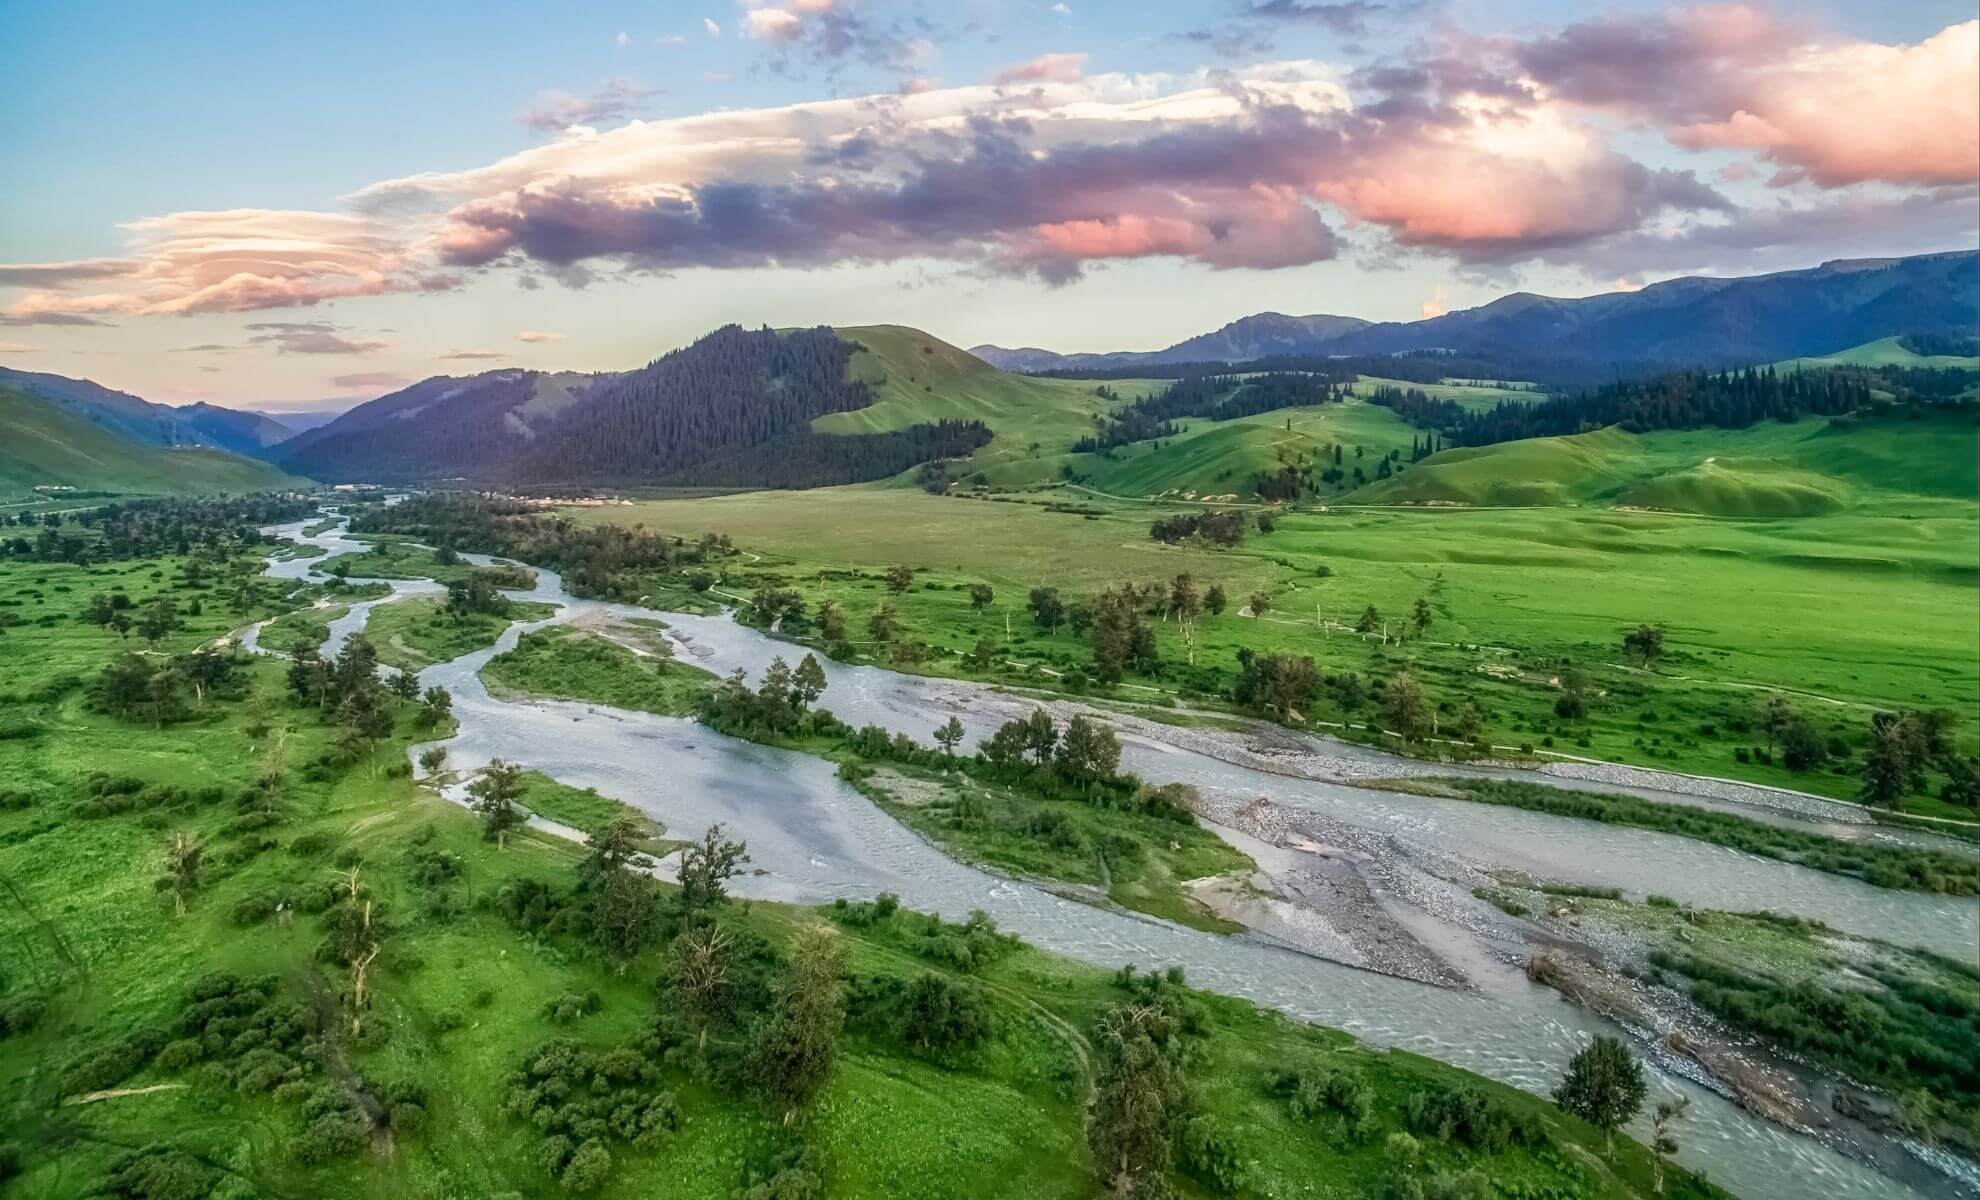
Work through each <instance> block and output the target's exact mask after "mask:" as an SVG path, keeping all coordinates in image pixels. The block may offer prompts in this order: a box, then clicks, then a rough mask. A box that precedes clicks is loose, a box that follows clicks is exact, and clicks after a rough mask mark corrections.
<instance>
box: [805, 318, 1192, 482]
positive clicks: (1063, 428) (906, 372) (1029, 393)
mask: <svg viewBox="0 0 1980 1200" xmlns="http://www.w3.org/2000/svg"><path fill="white" fill-rule="evenodd" d="M837 332H838V334H839V336H841V337H843V338H845V339H846V340H847V341H850V342H853V343H856V344H857V345H858V346H859V347H860V349H859V351H858V352H857V353H856V354H855V355H854V356H853V361H852V371H853V374H854V375H855V376H856V377H857V378H859V379H861V380H863V381H865V382H866V384H867V385H868V386H869V387H871V388H872V389H873V393H874V396H875V397H876V399H875V401H874V403H873V404H871V405H869V406H868V407H866V408H862V409H860V410H858V411H857V412H843V413H833V414H831V415H829V416H824V417H818V418H816V419H814V420H813V421H812V422H811V427H812V429H814V430H816V431H817V432H819V433H840V434H845V433H885V432H888V431H890V430H895V429H906V428H907V427H908V426H910V425H914V424H917V423H920V422H923V421H940V420H945V419H946V420H963V421H972V420H974V421H982V422H983V423H984V424H986V425H988V426H990V428H991V429H992V430H993V431H995V433H996V435H997V436H996V439H995V440H994V441H992V442H991V443H990V444H989V445H988V446H985V447H984V448H983V449H981V450H979V451H977V453H976V455H975V457H974V458H973V459H972V460H971V462H972V464H973V465H974V466H975V467H976V468H978V469H984V470H988V469H989V468H992V467H996V466H1000V465H1009V464H1018V463H1022V462H1024V461H1025V460H1027V459H1033V458H1035V457H1036V455H1034V453H1033V451H1032V448H1031V447H1032V444H1033V443H1034V442H1035V443H1038V444H1039V453H1042V454H1051V453H1053V452H1055V451H1061V450H1063V449H1064V448H1065V447H1066V446H1068V445H1070V444H1071V443H1072V441H1073V440H1074V439H1075V438H1078V437H1080V436H1081V435H1082V434H1085V433H1087V432H1089V431H1090V430H1091V429H1092V427H1093V418H1094V417H1095V416H1097V415H1099V414H1101V413H1104V412H1106V411H1107V409H1108V408H1109V407H1110V405H1109V403H1108V402H1107V401H1106V400H1103V399H1101V398H1100V397H1099V396H1098V395H1097V394H1096V392H1095V389H1096V388H1098V387H1099V386H1101V385H1099V384H1097V383H1093V382H1089V381H1084V380H1072V379H1039V378H1034V377H1032V376H1029V375H1013V374H1011V373H1010V372H1008V371H999V370H998V369H997V368H995V367H993V366H991V365H990V364H989V363H986V362H984V361H983V360H982V359H980V358H977V357H976V356H974V355H972V354H970V353H968V352H967V351H964V350H958V349H957V348H956V347H954V346H951V345H949V344H948V343H947V342H944V341H942V340H941V339H939V338H935V337H931V336H929V335H928V334H925V333H923V332H921V331H920V330H918V329H909V328H906V327H905V326H900V325H867V326H858V327H854V328H849V329H840V330H838V331H837ZM1106 386H1107V387H1108V388H1109V389H1111V390H1112V391H1115V392H1118V393H1119V394H1120V395H1121V397H1122V398H1123V399H1133V398H1134V397H1136V396H1140V395H1142V394H1143V393H1145V392H1148V391H1151V390H1154V389H1156V388H1160V387H1162V386H1165V384H1164V382H1163V381H1146V380H1109V381H1107V383H1106Z"/></svg>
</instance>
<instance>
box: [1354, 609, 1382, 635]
mask: <svg viewBox="0 0 1980 1200" xmlns="http://www.w3.org/2000/svg"><path fill="white" fill-rule="evenodd" d="M1381 626H1382V614H1380V613H1378V612H1376V611H1375V606H1374V605H1373V604H1371V605H1369V606H1368V607H1367V608H1364V609H1362V610H1361V619H1360V620H1358V621H1356V622H1355V623H1354V631H1355V632H1356V633H1374V632H1375V631H1376V630H1377V629H1379V628H1381Z"/></svg>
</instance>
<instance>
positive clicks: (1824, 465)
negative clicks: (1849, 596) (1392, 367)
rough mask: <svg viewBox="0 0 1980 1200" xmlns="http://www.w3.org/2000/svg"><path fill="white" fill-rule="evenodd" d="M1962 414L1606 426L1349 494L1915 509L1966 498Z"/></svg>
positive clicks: (1487, 450)
mask: <svg viewBox="0 0 1980 1200" xmlns="http://www.w3.org/2000/svg"><path fill="white" fill-rule="evenodd" d="M1975 446H1976V443H1975V426H1974V422H1973V421H1972V419H1971V418H1970V417H1966V416H1962V415H1958V414H1938V413H1935V414H1930V415H1927V416H1924V417H1922V418H1920V419H1919V420H1915V421H1911V420H1902V419H1888V420H1876V421H1870V422H1865V423H1863V424H1860V425H1856V426H1854V427H1840V426H1836V425H1832V424H1831V423H1830V422H1829V420H1828V419H1827V418H1823V417H1810V418H1806V419H1804V420H1800V421H1796V422H1794V423H1792V424H1787V425H1783V424H1779V423H1774V422H1769V423H1766V424H1762V425H1756V426H1753V427H1751V428H1749V429H1739V430H1728V429H1702V430H1672V431H1659V432H1656V433H1648V434H1630V433H1624V432H1623V431H1621V430H1619V429H1603V430H1599V431H1597V432H1594V433H1582V434H1572V435H1568V436H1564V437H1550V438H1529V439H1527V440H1524V441H1517V442H1502V443H1500V444H1498V445H1494V446H1479V447H1465V448H1460V449H1456V450H1446V451H1444V452H1443V453H1441V454H1435V455H1432V456H1431V457H1429V458H1427V459H1425V460H1423V461H1422V462H1421V463H1417V464H1415V465H1414V466H1410V467H1408V468H1407V469H1406V470H1404V471H1403V472H1402V473H1401V474H1400V475H1398V476H1396V477H1395V478H1392V479H1385V480H1380V481H1377V482H1375V483H1372V484H1369V485H1368V486H1367V487H1365V488H1360V489H1357V490H1356V491H1354V492H1353V493H1351V494H1350V495H1349V496H1347V497H1346V502H1347V503H1357V504H1446V505H1472V506H1479V507H1493V506H1529V505H1565V504H1579V505H1619V506H1624V507H1635V508H1659V509H1666V510H1670V511H1677V512H1693V513H1699V514H1701V515H1706V516H1725V517H1801V516H1813V515H1818V514H1822V513H1830V512H1838V511H1841V510H1844V509H1856V510H1873V509H1874V510H1880V511H1882V510H1889V509H1892V508H1894V507H1895V508H1905V509H1910V510H1916V509H1917V508H1918V507H1919V505H1918V503H1917V498H1918V497H1933V498H1941V499H1948V500H1950V499H1963V500H1970V499H1971V497H1972V496H1973V495H1974V493H1975V488H1976V486H1980V478H1976V474H1975Z"/></svg>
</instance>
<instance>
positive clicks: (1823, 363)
mask: <svg viewBox="0 0 1980 1200" xmlns="http://www.w3.org/2000/svg"><path fill="white" fill-rule="evenodd" d="M1899 341H1900V339H1899V338H1898V337H1887V338H1878V339H1877V340H1876V341H1874V342H1865V343H1864V344H1863V345H1861V346H1852V347H1850V348H1849V349H1847V350H1838V351H1837V352H1836V353H1834V354H1824V355H1820V356H1818V357H1815V358H1790V359H1788V360H1787V361H1786V362H1779V363H1775V364H1774V368H1775V369H1776V370H1783V371H1785V370H1793V369H1794V368H1796V367H1832V366H1853V367H1964V368H1965V369H1967V370H1969V371H1970V370H1973V369H1974V368H1975V367H1976V366H1980V359H1976V358H1974V357H1973V356H1971V355H1966V356H1961V355H1957V354H1929V355H1928V354H1918V353H1914V352H1913V351H1911V350H1907V349H1905V348H1904V347H1903V346H1902V345H1899V344H1898V343H1899Z"/></svg>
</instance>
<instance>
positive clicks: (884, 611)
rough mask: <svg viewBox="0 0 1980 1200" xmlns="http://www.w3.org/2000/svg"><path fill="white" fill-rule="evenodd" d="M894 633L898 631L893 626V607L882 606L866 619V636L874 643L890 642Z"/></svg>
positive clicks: (889, 605) (888, 605)
mask: <svg viewBox="0 0 1980 1200" xmlns="http://www.w3.org/2000/svg"><path fill="white" fill-rule="evenodd" d="M896 632H898V630H897V629H896V628H895V625H894V606H893V605H891V604H882V605H881V606H880V607H879V608H876V609H874V610H873V615H872V616H870V617H868V618H867V619H866V633H867V636H868V637H871V638H872V639H873V640H874V641H876V642H891V641H893V640H894V634H895V633H896Z"/></svg>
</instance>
